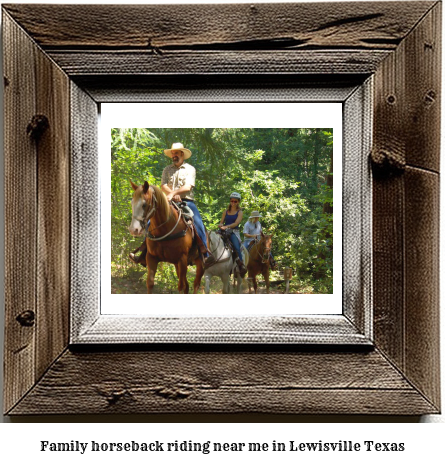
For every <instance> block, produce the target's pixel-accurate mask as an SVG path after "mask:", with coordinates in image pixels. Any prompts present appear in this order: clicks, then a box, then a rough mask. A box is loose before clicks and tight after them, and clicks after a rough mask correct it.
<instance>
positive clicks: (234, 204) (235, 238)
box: [218, 192, 247, 277]
mask: <svg viewBox="0 0 445 465" xmlns="http://www.w3.org/2000/svg"><path fill="white" fill-rule="evenodd" d="M240 201H241V195H240V194H238V192H233V193H232V194H231V195H230V204H229V206H228V208H227V210H225V211H224V213H223V215H222V218H221V221H220V223H219V225H218V226H219V228H220V229H222V230H223V231H225V230H231V231H232V234H230V236H229V239H230V242H231V243H232V245H233V247H234V249H235V251H236V253H237V254H238V258H237V263H238V267H239V270H240V274H241V276H242V277H244V276H245V274H246V273H247V268H246V267H245V266H244V263H243V260H242V255H241V236H240V232H239V225H240V223H241V221H242V220H243V211H242V210H241V208H240V206H239V204H240Z"/></svg>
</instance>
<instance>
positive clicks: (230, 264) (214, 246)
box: [204, 231, 248, 294]
mask: <svg viewBox="0 0 445 465" xmlns="http://www.w3.org/2000/svg"><path fill="white" fill-rule="evenodd" d="M241 248H243V247H242V246H241ZM209 249H210V250H211V252H212V254H213V256H214V257H215V260H216V263H215V264H214V265H212V266H210V267H209V268H207V269H206V270H205V272H204V278H205V293H206V294H209V293H210V279H211V278H212V277H213V276H219V277H220V278H221V281H222V282H223V294H229V293H230V292H229V286H230V273H232V274H233V275H234V276H235V269H236V262H235V261H234V260H233V258H232V251H231V250H230V249H228V248H227V246H226V245H225V244H224V241H223V240H222V238H221V236H220V235H219V234H217V233H216V232H214V231H211V232H210V234H209ZM243 252H244V250H243ZM247 255H248V254H247ZM244 264H245V265H246V266H247V263H246V262H244ZM236 275H237V276H236V278H235V279H236V281H237V286H236V292H237V294H239V293H240V292H241V285H242V283H243V279H242V278H241V276H240V275H239V273H236Z"/></svg>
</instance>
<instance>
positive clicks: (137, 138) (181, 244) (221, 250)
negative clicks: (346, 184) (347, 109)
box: [111, 128, 341, 294]
mask: <svg viewBox="0 0 445 465" xmlns="http://www.w3.org/2000/svg"><path fill="white" fill-rule="evenodd" d="M178 141H179V142H178ZM333 177H334V173H333V130H332V128H113V129H112V130H111V205H112V208H111V282H112V284H111V292H112V293H114V294H142V293H147V291H148V293H150V294H151V293H157V294H171V293H177V292H182V293H188V292H194V293H203V292H205V293H207V294H208V293H211V294H221V293H224V294H228V293H229V292H233V293H238V294H240V293H249V292H251V293H253V292H254V293H255V294H256V293H268V294H269V293H271V294H284V293H293V294H332V291H333V279H332V278H333V241H334V238H333ZM340 185H341V183H340ZM339 188H340V187H339Z"/></svg>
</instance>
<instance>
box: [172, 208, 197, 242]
mask: <svg viewBox="0 0 445 465" xmlns="http://www.w3.org/2000/svg"><path fill="white" fill-rule="evenodd" d="M171 204H172V206H173V208H175V209H176V210H177V211H178V213H179V212H180V213H181V216H182V219H183V220H184V223H185V225H186V226H187V229H190V231H191V232H192V239H194V238H195V236H196V237H198V235H197V234H196V231H195V221H194V219H193V216H194V215H193V212H192V210H191V208H190V207H189V206H188V205H187V204H186V203H185V202H179V203H177V202H172V203H171Z"/></svg>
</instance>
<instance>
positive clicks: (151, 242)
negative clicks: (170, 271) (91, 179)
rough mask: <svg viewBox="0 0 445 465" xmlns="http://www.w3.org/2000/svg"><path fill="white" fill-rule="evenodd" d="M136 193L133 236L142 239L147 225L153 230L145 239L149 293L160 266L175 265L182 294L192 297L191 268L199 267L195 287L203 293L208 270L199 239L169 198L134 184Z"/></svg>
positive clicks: (158, 191)
mask: <svg viewBox="0 0 445 465" xmlns="http://www.w3.org/2000/svg"><path fill="white" fill-rule="evenodd" d="M130 183H131V186H132V187H133V190H134V193H133V198H132V200H131V209H132V213H133V216H132V219H131V224H130V228H129V230H130V234H131V235H132V236H141V235H142V234H143V232H144V230H145V226H146V224H147V221H148V220H150V227H149V229H148V234H147V237H146V239H145V242H146V244H147V257H146V261H147V292H148V293H149V294H151V293H152V291H153V286H154V281H155V275H156V270H157V268H158V264H159V262H168V263H173V264H174V265H175V268H176V274H177V276H178V290H179V292H183V293H184V294H188V291H189V284H188V282H187V265H189V264H192V263H193V262H194V263H195V265H196V277H195V280H194V283H193V289H194V292H195V294H196V293H197V292H198V290H199V286H200V284H201V278H202V276H203V274H204V266H203V263H202V260H201V258H200V256H199V252H198V247H197V244H196V238H195V239H193V238H192V231H191V230H190V228H188V227H187V224H186V223H185V221H184V220H183V219H182V218H181V215H180V214H179V213H178V211H177V210H176V209H175V208H173V207H172V206H171V205H170V204H169V203H168V201H167V197H166V196H165V195H164V193H163V192H162V191H161V189H159V187H157V186H153V185H152V186H149V185H148V182H147V181H145V182H144V185H142V186H137V185H136V184H134V183H133V181H130Z"/></svg>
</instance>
